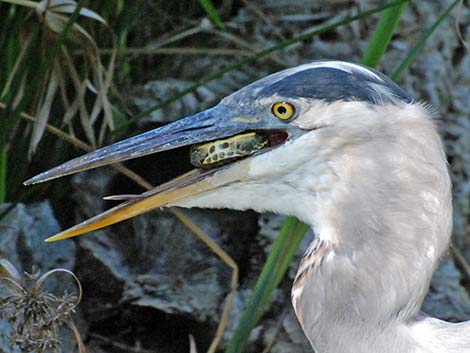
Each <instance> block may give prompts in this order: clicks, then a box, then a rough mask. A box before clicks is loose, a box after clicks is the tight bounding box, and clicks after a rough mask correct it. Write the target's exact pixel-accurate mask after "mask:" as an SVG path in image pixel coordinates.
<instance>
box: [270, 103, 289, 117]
mask: <svg viewBox="0 0 470 353" xmlns="http://www.w3.org/2000/svg"><path fill="white" fill-rule="evenodd" d="M272 112H273V114H274V115H275V116H276V118H278V119H281V120H289V119H290V118H292V117H293V116H294V114H295V107H294V106H293V105H292V104H290V103H287V102H278V103H274V105H273V107H272Z"/></svg>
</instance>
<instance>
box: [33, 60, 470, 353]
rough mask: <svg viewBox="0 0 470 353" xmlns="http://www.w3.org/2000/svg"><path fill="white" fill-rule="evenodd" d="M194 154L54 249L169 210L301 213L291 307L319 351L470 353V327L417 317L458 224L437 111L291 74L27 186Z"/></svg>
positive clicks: (325, 78)
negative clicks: (157, 156) (162, 155)
mask: <svg viewBox="0 0 470 353" xmlns="http://www.w3.org/2000/svg"><path fill="white" fill-rule="evenodd" d="M201 143H205V144H202V145H201ZM195 144H196V147H194V148H193V152H192V159H193V163H195V164H196V165H198V166H200V168H198V169H195V170H194V171H192V172H189V173H187V174H185V175H184V176H182V177H179V178H177V179H175V180H173V181H171V182H169V183H167V184H164V185H163V186H161V187H159V188H156V189H155V190H152V191H149V192H146V193H144V194H142V195H141V196H138V197H136V196H134V197H132V198H131V200H129V201H127V202H125V203H124V204H121V205H119V206H117V207H115V208H113V209H110V210H108V211H106V212H104V213H103V214H101V215H98V216H96V217H94V218H91V219H90V220H87V221H85V222H83V223H81V224H79V225H77V226H75V227H72V228H70V229H68V230H66V231H64V232H62V233H60V234H58V235H56V236H54V237H52V238H49V239H48V240H58V239H64V238H68V237H72V236H76V235H79V234H82V233H85V232H89V231H92V230H95V229H99V228H102V227H104V226H107V225H110V224H113V223H116V222H119V221H122V220H125V219H128V218H131V217H134V216H136V215H138V214H142V213H144V212H147V211H149V210H151V209H154V208H157V207H166V206H180V207H207V208H232V209H237V210H246V209H254V210H256V211H259V212H263V211H272V212H277V213H281V214H287V215H294V216H296V217H298V218H299V219H300V220H302V221H304V222H306V223H307V224H309V225H310V226H311V227H312V228H313V229H314V232H315V238H314V240H313V242H312V243H311V244H310V246H309V248H308V250H307V251H306V253H305V256H304V257H303V259H302V262H301V263H300V267H299V270H298V272H297V276H296V279H295V282H294V285H293V290H292V303H293V306H294V309H295V312H296V315H297V318H298V320H299V322H300V324H301V326H302V328H303V330H304V332H305V334H306V336H307V337H308V339H309V340H310V342H311V344H312V347H313V348H314V349H315V351H316V352H318V353H346V352H352V353H366V352H367V353H392V352H393V353H431V352H432V353H464V352H465V353H469V352H470V322H466V323H447V322H444V321H441V320H438V319H435V318H432V317H429V316H426V315H425V314H423V313H421V312H420V311H419V310H420V307H421V304H422V302H423V298H424V296H425V294H426V292H427V290H428V288H429V284H430V280H431V276H432V274H433V272H434V270H435V269H436V266H437V265H438V263H439V260H440V259H441V258H442V257H443V256H444V255H445V254H446V252H447V249H448V246H449V240H450V235H451V228H452V204H451V182H450V179H449V174H448V171H447V165H446V158H445V153H444V150H443V146H442V143H441V140H440V138H439V135H438V133H437V131H436V127H435V122H434V119H433V112H432V111H431V110H430V108H429V107H428V106H426V105H425V104H423V103H420V102H416V101H414V100H413V99H412V98H411V97H410V96H409V95H408V94H406V93H405V92H404V91H403V90H402V89H400V88H399V87H398V86H397V85H396V84H395V83H393V82H392V81H391V80H390V79H389V78H387V77H386V76H384V75H382V74H381V73H379V72H376V71H374V70H371V69H368V68H365V67H363V66H360V65H355V64H350V63H346V62H340V61H317V62H313V63H309V64H305V65H301V66H297V67H294V68H290V69H287V70H284V71H281V72H278V73H275V74H272V75H270V76H267V77H265V78H263V79H261V80H259V81H256V82H254V83H252V84H250V85H248V86H246V87H244V88H242V89H241V90H239V91H237V92H235V93H233V94H232V95H230V96H228V97H226V98H225V99H223V100H222V101H221V102H220V103H219V104H218V105H217V106H215V107H213V108H211V109H208V110H206V111H203V112H201V113H198V114H195V115H192V116H190V117H187V118H185V119H182V120H179V121H176V122H174V123H171V124H169V125H166V126H163V127H160V128H158V129H155V130H152V131H149V132H146V133H144V134H141V135H138V136H136V137H132V138H129V139H127V140H124V141H121V142H118V143H115V144H113V145H111V146H108V147H104V148H101V149H99V150H97V151H95V152H92V153H89V154H87V155H85V156H82V157H79V158H76V159H74V160H71V161H69V162H67V163H65V164H63V165H61V166H58V167H56V168H54V169H51V170H50V171H47V172H44V173H42V174H40V175H38V176H36V177H34V178H32V179H30V180H28V181H27V182H26V184H32V183H37V182H42V181H45V180H49V179H53V178H56V177H59V176H62V175H66V174H71V173H74V172H77V171H82V170H85V169H89V168H94V167H98V166H101V165H105V164H110V163H115V162H119V161H123V160H127V159H130V158H135V157H139V156H143V155H146V154H151V153H156V152H160V151H164V150H169V149H172V148H177V147H180V146H184V145H195ZM235 157H236V158H235Z"/></svg>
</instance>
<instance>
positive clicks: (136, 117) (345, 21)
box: [115, 0, 407, 137]
mask: <svg viewBox="0 0 470 353" xmlns="http://www.w3.org/2000/svg"><path fill="white" fill-rule="evenodd" d="M405 2H407V0H398V1H394V2H391V3H388V4H385V5H381V6H377V7H375V8H373V9H371V10H368V11H364V12H361V13H358V14H357V15H354V16H349V17H346V18H344V19H342V20H338V21H336V22H333V23H331V24H327V25H324V26H321V27H320V28H317V29H316V30H313V31H310V32H307V33H304V34H302V35H299V36H297V37H293V38H291V39H288V40H286V41H283V42H281V43H278V44H276V45H273V46H271V47H269V48H266V49H263V50H260V51H258V52H256V53H254V54H253V55H250V56H247V57H245V58H243V59H240V60H238V61H235V62H234V63H233V64H231V65H228V66H226V67H224V68H222V69H220V70H217V71H214V72H212V73H210V74H209V75H207V76H205V77H203V78H201V79H200V80H199V81H198V82H196V83H194V84H193V85H191V86H189V87H188V88H186V89H184V90H182V91H181V92H179V93H177V94H176V95H174V96H173V97H170V98H169V99H167V100H165V101H163V102H160V103H157V104H155V105H154V106H152V107H150V108H149V109H147V110H144V111H142V112H140V113H139V114H137V115H134V116H133V117H131V118H130V119H129V120H127V121H126V122H125V124H123V125H122V126H120V127H118V128H117V129H116V131H115V133H116V137H119V136H122V135H124V133H125V129H126V128H127V127H129V126H130V125H132V124H134V123H136V122H137V121H139V120H140V119H142V118H143V117H145V116H147V115H149V114H151V113H153V112H154V111H156V110H158V109H161V108H163V107H165V106H167V105H168V104H170V103H172V102H174V101H176V100H178V99H180V98H182V97H184V96H185V95H187V94H190V93H192V92H194V91H195V90H197V89H198V88H199V87H201V86H204V85H205V84H207V83H209V82H211V81H213V80H215V79H218V78H220V77H222V76H223V75H224V74H226V73H227V72H230V71H233V70H236V69H239V68H241V67H243V66H244V65H247V64H251V63H254V62H256V61H257V60H259V59H260V58H263V57H265V56H267V55H269V54H271V53H273V52H275V51H278V50H281V49H284V48H287V47H289V46H291V45H293V44H296V43H299V42H302V41H304V40H307V39H310V38H312V37H313V36H316V35H319V34H321V33H324V32H327V31H329V30H332V29H334V28H337V27H339V26H343V25H346V24H348V23H351V22H354V21H357V20H360V19H362V18H364V17H367V16H370V15H372V14H375V13H378V12H381V11H383V10H386V9H388V8H391V7H393V6H398V5H402V4H404V3H405Z"/></svg>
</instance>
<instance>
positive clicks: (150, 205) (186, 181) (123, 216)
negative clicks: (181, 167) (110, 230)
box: [46, 159, 249, 242]
mask: <svg viewBox="0 0 470 353" xmlns="http://www.w3.org/2000/svg"><path fill="white" fill-rule="evenodd" d="M248 161H249V160H248V159H244V160H242V161H239V162H237V163H236V165H237V167H236V168H233V166H234V164H232V165H229V166H225V167H221V168H219V169H214V170H209V171H203V170H201V169H195V170H193V171H191V172H189V173H186V174H184V175H182V176H180V177H178V178H176V179H173V180H172V181H170V182H168V183H166V184H163V185H161V186H159V187H157V188H155V189H153V190H150V191H148V192H145V193H143V194H142V195H140V196H139V197H137V198H135V199H133V200H131V201H128V202H124V203H122V204H120V205H118V206H116V207H114V208H111V209H109V210H108V211H106V212H103V213H101V214H99V215H97V216H95V217H93V218H90V219H88V220H86V221H84V222H82V223H79V224H77V225H76V226H73V227H72V228H69V229H67V230H65V231H63V232H61V233H59V234H57V235H54V236H52V237H50V238H47V239H46V241H47V242H52V241H57V240H62V239H67V238H71V237H76V236H78V235H81V234H84V233H88V232H91V231H94V230H98V229H101V228H104V227H106V226H110V225H112V224H115V223H118V222H122V221H125V220H127V219H130V218H132V217H135V216H138V215H141V214H143V213H145V212H148V211H151V210H153V209H156V208H159V207H164V206H168V205H171V204H173V203H176V202H178V201H180V200H183V199H186V198H188V197H191V196H194V195H197V194H199V193H201V192H204V191H209V190H212V189H215V188H218V187H221V186H224V185H228V184H230V183H233V182H237V181H241V180H243V179H244V178H245V177H246V176H247V171H248Z"/></svg>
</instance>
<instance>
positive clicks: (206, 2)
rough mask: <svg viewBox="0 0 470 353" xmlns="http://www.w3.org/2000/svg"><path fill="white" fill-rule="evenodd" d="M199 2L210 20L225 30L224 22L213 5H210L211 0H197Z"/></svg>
mask: <svg viewBox="0 0 470 353" xmlns="http://www.w3.org/2000/svg"><path fill="white" fill-rule="evenodd" d="M199 3H200V4H201V6H202V7H203V8H204V10H205V11H206V13H207V15H208V16H209V17H210V19H211V20H212V22H214V24H215V25H216V26H217V27H219V28H220V29H221V30H225V26H224V23H223V22H222V20H221V19H220V17H219V14H218V13H217V10H216V9H215V7H214V5H212V1H211V0H199Z"/></svg>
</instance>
